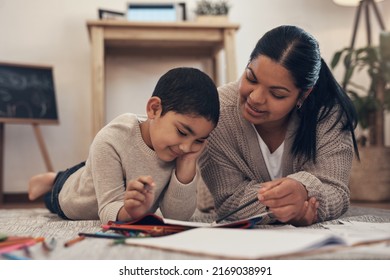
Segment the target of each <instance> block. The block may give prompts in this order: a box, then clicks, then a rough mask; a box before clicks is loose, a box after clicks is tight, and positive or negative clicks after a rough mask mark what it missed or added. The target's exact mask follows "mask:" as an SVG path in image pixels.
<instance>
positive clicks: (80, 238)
mask: <svg viewBox="0 0 390 280" xmlns="http://www.w3.org/2000/svg"><path fill="white" fill-rule="evenodd" d="M84 239H85V236H78V237H76V238H75V239H72V240H69V241H67V242H65V244H64V246H65V247H69V246H72V245H73V244H75V243H77V242H80V241H82V240H84Z"/></svg>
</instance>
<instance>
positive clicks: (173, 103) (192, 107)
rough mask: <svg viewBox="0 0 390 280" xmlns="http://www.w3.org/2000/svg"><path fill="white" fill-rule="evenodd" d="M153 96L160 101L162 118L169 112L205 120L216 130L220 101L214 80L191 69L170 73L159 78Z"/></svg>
mask: <svg viewBox="0 0 390 280" xmlns="http://www.w3.org/2000/svg"><path fill="white" fill-rule="evenodd" d="M152 96H157V97H159V98H160V99H161V104H162V115H164V114H165V113H167V112H169V111H174V112H176V113H179V114H185V115H194V116H201V117H205V118H206V119H207V120H209V121H211V122H212V123H213V124H214V125H215V126H216V125H217V123H218V120H219V97H218V91H217V88H216V86H215V84H214V82H213V80H212V79H211V78H210V77H209V76H208V75H206V74H205V73H204V72H202V71H200V70H199V69H196V68H191V67H179V68H174V69H171V70H169V71H168V72H167V73H165V74H164V75H162V76H161V78H160V79H159V80H158V82H157V85H156V87H155V89H154V91H153V94H152Z"/></svg>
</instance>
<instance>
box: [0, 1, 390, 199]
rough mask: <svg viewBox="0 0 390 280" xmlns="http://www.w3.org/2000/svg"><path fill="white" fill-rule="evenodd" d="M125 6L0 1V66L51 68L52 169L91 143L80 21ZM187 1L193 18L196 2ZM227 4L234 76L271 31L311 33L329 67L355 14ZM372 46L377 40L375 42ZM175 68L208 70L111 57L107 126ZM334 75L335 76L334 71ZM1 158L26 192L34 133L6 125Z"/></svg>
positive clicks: (324, 4)
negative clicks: (293, 28) (287, 27)
mask: <svg viewBox="0 0 390 280" xmlns="http://www.w3.org/2000/svg"><path fill="white" fill-rule="evenodd" d="M127 2H128V1H123V0H111V1H103V0H100V1H99V0H88V1H79V0H67V1H63V0H62V1H60V0H34V1H28V0H0V38H1V39H0V40H1V41H0V61H7V62H15V63H25V64H43V65H52V66H53V68H54V75H55V86H56V97H57V106H58V110H59V118H60V124H59V125H50V126H49V125H48V126H42V131H43V136H44V138H45V141H46V144H47V147H48V150H49V153H50V157H51V160H52V163H53V165H54V168H55V169H56V170H62V169H65V168H67V167H70V166H71V165H73V164H75V163H78V162H79V161H82V160H84V159H85V158H86V156H87V153H88V146H89V144H90V134H91V132H90V124H91V108H90V104H91V102H90V91H91V84H90V83H91V76H90V75H91V72H90V45H89V38H88V32H87V27H86V21H87V20H90V19H96V18H97V10H98V8H104V9H111V10H118V11H124V10H125V4H126V3H127ZM152 2H156V1H152ZM161 2H164V1H163V0H161ZM167 2H169V1H168V0H167ZM186 2H187V8H188V13H189V16H190V19H193V13H192V12H193V9H194V5H195V2H196V1H195V0H187V1H186ZM230 3H231V5H232V9H231V12H230V15H229V17H230V21H232V22H236V23H239V24H240V25H241V28H240V30H239V31H238V33H237V36H236V48H237V49H236V50H237V65H238V69H237V70H238V73H239V74H241V72H242V70H243V69H244V67H245V65H246V63H247V61H248V57H249V54H250V52H251V50H252V48H253V47H254V45H255V43H256V41H257V40H258V39H259V38H260V37H261V35H262V34H263V33H264V32H266V31H267V30H269V29H271V28H273V27H275V26H277V25H281V24H295V25H299V26H301V27H303V28H304V29H306V30H307V31H309V32H310V33H312V34H313V35H314V36H315V37H316V38H317V39H318V41H319V42H320V46H321V50H322V55H323V57H324V59H325V61H327V62H329V61H330V59H331V57H332V55H333V53H334V52H335V51H336V50H339V49H341V48H342V47H345V46H348V45H349V44H350V40H351V33H352V23H353V19H354V12H355V10H354V9H353V8H346V7H339V6H336V5H335V4H334V3H333V2H332V1H331V0H295V1H291V0H272V1H269V0H231V1H230ZM379 6H380V8H381V10H382V15H383V18H384V19H385V24H386V26H387V27H390V1H384V2H382V3H380V4H379ZM372 25H373V28H374V34H377V33H376V32H375V31H378V25H377V24H376V22H374V21H373V23H372ZM363 27H364V25H363V23H361V27H360V31H359V34H358V42H357V45H363V44H364V42H365V32H364V30H363ZM374 40H375V42H377V41H378V39H377V38H376V37H375V38H374ZM179 65H192V66H195V67H199V68H202V69H203V67H205V65H206V66H207V63H206V62H204V61H198V60H197V59H196V58H193V59H188V60H185V61H183V60H181V59H174V60H172V59H167V58H165V59H164V58H162V59H158V60H157V59H155V58H149V59H148V58H134V57H133V58H128V57H121V56H115V57H109V58H108V60H107V96H108V100H107V121H108V120H110V119H112V118H113V117H115V116H116V115H118V114H120V113H122V112H135V113H143V108H144V105H145V101H146V99H147V98H148V97H149V96H150V94H151V91H152V89H153V87H154V85H155V83H156V82H157V79H158V77H159V76H160V75H161V74H163V72H165V71H166V70H168V69H169V68H172V67H174V66H179ZM340 71H341V70H340ZM335 74H336V76H337V77H338V76H341V74H340V73H339V72H338V71H335ZM130 81H131V82H130ZM389 121H390V120H389ZM388 123H389V122H388ZM388 134H389V133H388ZM388 134H387V138H386V141H387V144H389V142H390V136H389V135H388ZM4 152H5V157H4V190H5V192H6V193H20V192H26V190H27V182H28V179H29V177H30V176H32V175H34V174H36V173H40V172H44V171H45V165H44V162H43V160H42V157H41V154H40V152H39V149H38V145H37V143H36V140H35V137H34V134H33V130H32V128H31V127H30V126H29V125H10V124H6V125H5V146H4Z"/></svg>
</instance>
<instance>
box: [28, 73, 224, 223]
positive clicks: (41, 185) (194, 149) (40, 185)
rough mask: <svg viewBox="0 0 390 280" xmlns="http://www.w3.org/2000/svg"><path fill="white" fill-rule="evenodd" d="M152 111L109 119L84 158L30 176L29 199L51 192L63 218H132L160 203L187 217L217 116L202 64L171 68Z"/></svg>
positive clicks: (171, 214)
mask: <svg viewBox="0 0 390 280" xmlns="http://www.w3.org/2000/svg"><path fill="white" fill-rule="evenodd" d="M146 115H147V119H146V120H145V121H143V120H141V119H139V118H138V117H137V116H136V115H134V114H123V115H121V116H119V117H117V118H115V119H114V120H113V121H111V122H110V123H109V124H108V125H106V126H105V127H104V128H103V129H101V130H100V131H99V133H98V134H97V135H96V136H95V139H94V140H93V142H92V144H91V147H90V150H89V155H88V159H87V161H86V162H83V163H80V164H78V165H76V166H74V167H72V168H70V169H67V170H66V171H64V172H59V173H58V174H56V173H52V172H51V173H44V174H40V175H36V176H34V177H32V178H31V179H30V182H29V198H30V200H34V199H36V198H38V197H40V196H42V195H44V194H46V195H45V203H46V206H47V207H48V209H49V210H50V211H52V212H53V213H57V214H58V215H59V216H60V217H62V218H64V219H72V220H81V219H100V220H101V222H102V223H107V222H108V221H110V220H118V221H129V220H133V219H136V218H138V217H140V216H142V215H143V214H145V213H147V212H154V211H156V210H157V208H160V210H161V212H162V214H163V215H164V217H167V218H172V219H180V220H188V219H189V218H190V217H191V216H192V214H193V213H194V211H195V208H196V188H197V183H198V181H199V179H200V175H199V174H198V172H197V159H198V158H199V156H200V154H201V153H202V151H203V150H204V148H205V145H206V139H207V137H208V136H209V134H210V132H211V131H212V130H213V129H214V128H215V126H216V125H217V123H218V119H219V99H218V92H217V89H216V87H215V85H214V83H213V81H212V80H211V79H210V77H208V76H207V75H206V74H205V73H203V72H202V71H200V70H198V69H194V68H186V67H182V68H175V69H172V70H170V71H168V72H167V73H166V74H164V75H163V76H162V77H161V78H160V79H159V81H158V82H157V85H156V87H155V89H154V91H153V94H152V97H151V98H150V99H149V101H148V102H147V105H146Z"/></svg>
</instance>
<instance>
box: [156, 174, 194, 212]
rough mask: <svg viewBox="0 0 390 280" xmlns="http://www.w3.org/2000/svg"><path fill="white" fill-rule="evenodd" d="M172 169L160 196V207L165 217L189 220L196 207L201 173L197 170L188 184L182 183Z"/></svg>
mask: <svg viewBox="0 0 390 280" xmlns="http://www.w3.org/2000/svg"><path fill="white" fill-rule="evenodd" d="M175 174H176V172H175V170H173V171H172V175H171V179H170V180H169V184H168V186H166V188H165V190H164V192H163V193H162V195H161V196H160V201H159V207H160V210H161V213H162V214H163V216H164V217H166V218H169V219H176V220H188V219H189V218H191V216H192V215H193V214H194V212H195V209H196V203H197V200H196V190H197V185H198V183H199V181H200V180H199V178H200V174H199V172H196V175H195V177H194V178H193V180H192V181H191V182H190V183H188V184H183V183H181V182H180V181H179V180H178V178H177V177H176V175H175Z"/></svg>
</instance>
